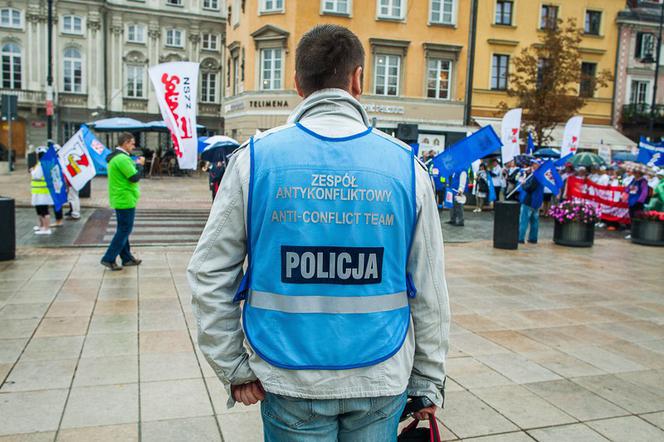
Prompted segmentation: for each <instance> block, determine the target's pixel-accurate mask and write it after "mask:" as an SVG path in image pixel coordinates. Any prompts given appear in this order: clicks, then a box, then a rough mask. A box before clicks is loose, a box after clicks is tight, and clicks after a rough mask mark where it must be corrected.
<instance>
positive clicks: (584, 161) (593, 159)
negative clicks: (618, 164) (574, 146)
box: [569, 152, 606, 167]
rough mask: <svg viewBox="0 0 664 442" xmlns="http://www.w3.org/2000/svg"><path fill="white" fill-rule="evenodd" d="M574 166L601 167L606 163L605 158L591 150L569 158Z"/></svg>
mask: <svg viewBox="0 0 664 442" xmlns="http://www.w3.org/2000/svg"><path fill="white" fill-rule="evenodd" d="M569 162H570V163H572V166H574V167H581V166H583V167H599V166H604V165H606V161H604V158H602V157H600V156H599V155H597V154H596V153H590V152H581V153H577V154H576V155H574V156H573V157H572V158H570V160H569Z"/></svg>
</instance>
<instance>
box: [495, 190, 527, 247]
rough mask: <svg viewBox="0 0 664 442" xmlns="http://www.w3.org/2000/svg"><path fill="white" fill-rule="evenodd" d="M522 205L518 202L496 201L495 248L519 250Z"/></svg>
mask: <svg viewBox="0 0 664 442" xmlns="http://www.w3.org/2000/svg"><path fill="white" fill-rule="evenodd" d="M520 211H521V204H520V203H518V202H516V201H496V202H495V204H494V219H493V247H494V248H496V249H506V250H516V249H518V248H519V214H520Z"/></svg>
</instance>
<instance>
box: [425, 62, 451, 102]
mask: <svg viewBox="0 0 664 442" xmlns="http://www.w3.org/2000/svg"><path fill="white" fill-rule="evenodd" d="M427 70H428V74H427V97H429V98H442V99H444V100H449V99H450V84H451V80H452V62H451V61H450V60H441V59H436V58H432V59H430V60H429V61H428V69H427Z"/></svg>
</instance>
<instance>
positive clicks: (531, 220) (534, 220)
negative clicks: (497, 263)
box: [519, 204, 539, 242]
mask: <svg viewBox="0 0 664 442" xmlns="http://www.w3.org/2000/svg"><path fill="white" fill-rule="evenodd" d="M528 224H530V233H529V234H528V241H530V242H537V233H538V231H539V209H533V208H532V207H528V206H526V205H525V204H521V217H520V219H519V241H524V240H525V239H526V230H527V229H528Z"/></svg>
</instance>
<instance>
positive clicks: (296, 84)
mask: <svg viewBox="0 0 664 442" xmlns="http://www.w3.org/2000/svg"><path fill="white" fill-rule="evenodd" d="M293 80H294V81H295V90H296V91H297V94H298V95H299V96H300V97H302V98H304V92H302V88H301V87H300V83H298V81H297V72H295V73H294V74H293Z"/></svg>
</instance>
